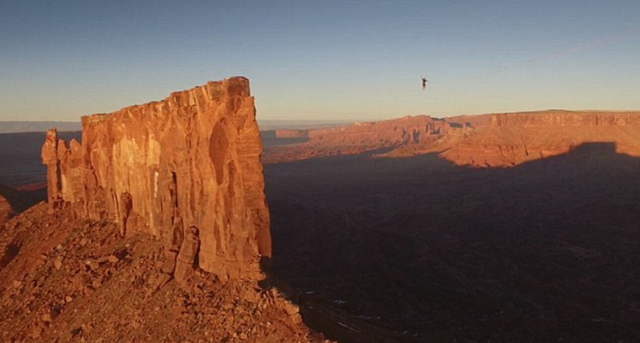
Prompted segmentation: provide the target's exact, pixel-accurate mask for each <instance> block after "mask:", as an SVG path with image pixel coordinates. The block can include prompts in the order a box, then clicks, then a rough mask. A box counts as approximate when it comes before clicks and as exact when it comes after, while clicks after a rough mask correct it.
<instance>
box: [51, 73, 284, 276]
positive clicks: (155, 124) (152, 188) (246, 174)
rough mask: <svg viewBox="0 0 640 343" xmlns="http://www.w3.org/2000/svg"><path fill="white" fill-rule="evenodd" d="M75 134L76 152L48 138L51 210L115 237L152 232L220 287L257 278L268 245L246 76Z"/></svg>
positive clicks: (130, 110)
mask: <svg viewBox="0 0 640 343" xmlns="http://www.w3.org/2000/svg"><path fill="white" fill-rule="evenodd" d="M82 126H83V130H82V144H80V143H78V142H76V141H74V140H72V141H71V142H70V143H69V144H67V143H66V142H64V141H59V140H58V139H57V136H56V132H55V131H49V132H48V133H47V138H46V141H45V144H44V146H43V147H42V162H43V163H44V164H45V165H47V168H48V172H47V173H48V174H47V180H48V190H49V191H48V192H49V194H48V198H49V203H50V205H51V206H52V209H55V208H56V207H59V206H61V204H62V203H69V204H72V205H73V206H74V208H76V210H77V212H78V214H79V215H80V216H82V217H84V218H87V219H91V220H94V221H97V220H109V221H112V222H115V223H118V226H119V230H120V234H121V236H128V235H129V234H131V233H133V232H148V233H151V234H153V235H154V236H156V237H158V238H160V239H161V240H162V241H163V243H164V245H165V247H166V248H167V250H168V251H169V252H170V253H172V254H174V255H179V256H178V259H180V258H181V257H180V256H182V255H181V254H182V253H183V252H182V250H183V248H184V249H187V250H186V252H184V254H186V255H185V256H187V255H188V256H189V257H188V258H187V259H188V260H191V261H192V262H193V260H194V259H196V260H197V261H198V265H199V266H200V267H201V268H203V269H204V270H206V271H208V272H211V273H214V274H216V275H217V276H219V277H220V278H222V279H224V280H226V279H229V278H231V279H238V278H241V277H247V278H252V279H256V278H260V277H261V271H260V268H259V259H260V257H265V256H266V257H269V256H270V255H271V238H270V233H269V212H268V209H267V205H266V200H265V197H264V192H263V190H264V179H263V176H262V165H261V164H260V160H259V156H260V153H261V152H262V144H261V141H260V135H259V131H258V126H257V124H256V121H255V107H254V101H253V97H251V95H250V91H249V81H248V80H247V79H246V78H242V77H234V78H230V79H227V80H223V81H220V82H209V83H207V84H206V85H203V86H199V87H196V88H193V89H190V90H187V91H182V92H175V93H172V94H171V95H170V96H169V97H168V98H167V99H165V100H163V101H158V102H151V103H148V104H144V105H137V106H131V107H127V108H124V109H121V110H119V111H116V112H114V113H111V114H96V115H92V116H85V117H83V118H82ZM185 244H187V245H188V247H187V246H186V245H185ZM185 262H187V261H185ZM178 265H179V263H178ZM168 268H169V269H173V268H174V267H173V266H168ZM176 270H177V269H176Z"/></svg>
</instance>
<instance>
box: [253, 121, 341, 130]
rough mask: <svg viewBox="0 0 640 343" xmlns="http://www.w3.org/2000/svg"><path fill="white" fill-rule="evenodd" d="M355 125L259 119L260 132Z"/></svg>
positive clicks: (336, 122)
mask: <svg viewBox="0 0 640 343" xmlns="http://www.w3.org/2000/svg"><path fill="white" fill-rule="evenodd" d="M350 123H353V121H350V120H272V119H262V120H261V119H258V126H260V131H272V130H283V129H288V130H308V129H318V128H323V127H330V126H337V125H347V124H350Z"/></svg>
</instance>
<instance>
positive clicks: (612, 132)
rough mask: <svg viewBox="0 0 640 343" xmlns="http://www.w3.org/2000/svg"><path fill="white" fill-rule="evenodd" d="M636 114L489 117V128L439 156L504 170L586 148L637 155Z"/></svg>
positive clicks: (549, 113) (639, 122) (556, 112)
mask: <svg viewBox="0 0 640 343" xmlns="http://www.w3.org/2000/svg"><path fill="white" fill-rule="evenodd" d="M639 132H640V112H604V111H586V112H573V111H561V110H551V111H543V112H521V113H503V114H492V115H491V119H490V124H489V125H488V126H485V127H482V128H480V129H478V130H477V133H476V134H474V135H471V136H470V137H469V138H468V139H465V140H464V141H461V142H460V143H459V144H457V145H455V146H453V147H451V149H449V150H446V151H444V152H442V153H441V154H440V156H441V157H444V158H446V159H448V160H450V161H452V162H454V163H456V164H459V165H472V166H477V167H508V166H515V165H518V164H521V163H523V162H527V161H531V160H536V159H540V158H546V157H550V156H557V155H561V154H566V153H568V152H570V151H573V150H574V149H576V148H578V147H579V146H581V145H583V144H585V143H587V144H588V143H600V144H605V146H608V147H613V148H612V149H614V150H615V152H616V153H619V154H627V155H631V156H640V134H639Z"/></svg>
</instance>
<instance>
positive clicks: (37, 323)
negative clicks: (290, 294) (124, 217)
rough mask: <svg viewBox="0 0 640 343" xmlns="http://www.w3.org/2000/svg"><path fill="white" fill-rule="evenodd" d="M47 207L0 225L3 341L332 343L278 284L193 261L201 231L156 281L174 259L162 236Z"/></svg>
mask: <svg viewBox="0 0 640 343" xmlns="http://www.w3.org/2000/svg"><path fill="white" fill-rule="evenodd" d="M47 212H48V207H47V204H45V203H41V204H39V205H36V206H34V207H33V208H31V209H29V210H28V211H26V212H25V213H23V214H22V215H20V216H18V217H15V218H13V219H12V220H11V221H9V222H8V223H7V225H6V229H5V230H3V231H0V251H1V252H2V256H1V260H2V261H3V262H2V265H1V267H0V342H176V343H181V342H193V343H195V342H326V341H325V340H324V338H323V337H322V335H321V334H317V333H313V332H311V331H310V330H309V329H308V328H307V327H305V326H304V325H303V324H302V318H301V317H300V313H299V311H298V308H297V306H296V305H293V304H291V303H290V302H289V301H288V300H286V299H285V297H284V295H283V294H282V293H281V292H280V291H278V290H277V289H276V288H271V289H264V288H261V287H260V286H259V285H258V283H257V282H256V281H253V280H228V281H227V282H226V283H222V282H220V281H219V280H218V278H217V277H215V276H214V275H213V274H209V273H207V272H205V271H203V270H201V269H198V268H197V267H195V265H194V260H193V256H195V252H196V251H197V244H198V240H197V231H196V230H191V231H190V232H189V233H188V235H187V237H185V238H184V240H183V244H182V245H181V246H182V248H181V249H180V253H178V254H177V255H174V260H173V262H172V263H173V265H174V266H175V271H174V275H175V276H176V280H164V286H163V287H158V280H159V279H161V278H162V276H163V275H167V273H166V270H165V268H166V265H167V264H169V265H171V264H172V263H171V262H168V261H167V260H168V259H169V258H170V257H171V256H170V255H168V254H165V253H164V249H163V247H162V244H161V242H159V241H157V240H154V239H153V238H152V237H151V236H150V235H148V234H145V233H140V234H137V235H132V236H130V237H126V238H124V239H122V238H121V237H120V234H119V228H118V226H117V225H116V224H112V223H107V222H89V221H86V220H84V219H80V218H76V217H75V215H74V212H73V210H72V209H71V208H70V207H69V206H67V207H64V208H62V209H60V210H58V211H55V212H54V213H53V214H52V215H50V216H47V215H46V214H47ZM181 256H182V257H181ZM176 261H177V262H176ZM178 280H179V281H180V282H176V281H178Z"/></svg>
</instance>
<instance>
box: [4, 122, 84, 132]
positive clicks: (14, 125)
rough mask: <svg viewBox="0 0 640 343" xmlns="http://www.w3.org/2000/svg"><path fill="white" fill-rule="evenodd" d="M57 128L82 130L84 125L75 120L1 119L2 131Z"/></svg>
mask: <svg viewBox="0 0 640 343" xmlns="http://www.w3.org/2000/svg"><path fill="white" fill-rule="evenodd" d="M51 128H56V129H58V131H61V132H62V131H80V130H82V125H80V122H79V121H78V122H75V121H0V133H16V132H42V131H47V130H48V129H51Z"/></svg>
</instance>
